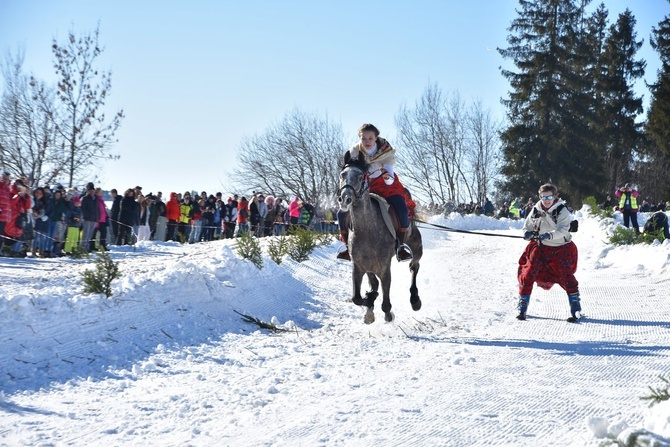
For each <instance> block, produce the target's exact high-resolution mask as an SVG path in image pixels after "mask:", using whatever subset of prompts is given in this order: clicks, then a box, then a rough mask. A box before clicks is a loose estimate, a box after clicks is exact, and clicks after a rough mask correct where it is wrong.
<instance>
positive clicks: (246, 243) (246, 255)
mask: <svg viewBox="0 0 670 447" xmlns="http://www.w3.org/2000/svg"><path fill="white" fill-rule="evenodd" d="M237 254H238V255H240V257H242V258H243V259H248V260H250V261H251V262H252V263H253V264H254V265H255V266H256V267H257V268H258V269H262V268H263V251H262V250H261V243H260V242H259V241H258V239H257V238H255V237H253V236H252V235H251V233H249V232H244V233H242V234H241V235H240V237H239V238H238V239H237Z"/></svg>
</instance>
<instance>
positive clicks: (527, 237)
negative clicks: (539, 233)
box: [523, 231, 535, 241]
mask: <svg viewBox="0 0 670 447" xmlns="http://www.w3.org/2000/svg"><path fill="white" fill-rule="evenodd" d="M534 234H535V232H534V231H526V232H525V233H524V234H523V238H524V239H525V240H527V241H529V240H531V239H533V235H534Z"/></svg>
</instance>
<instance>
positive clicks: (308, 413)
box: [0, 210, 670, 447]
mask: <svg viewBox="0 0 670 447" xmlns="http://www.w3.org/2000/svg"><path fill="white" fill-rule="evenodd" d="M576 215H577V217H578V219H579V220H580V230H579V232H578V233H576V234H575V239H574V240H575V242H576V244H577V246H578V248H579V256H580V259H579V269H578V272H577V279H578V280H579V281H580V289H581V294H582V307H583V310H584V314H585V318H584V319H583V320H582V321H581V322H580V323H577V324H570V323H567V322H566V321H565V318H566V317H568V316H569V307H568V301H567V297H566V295H565V293H564V292H563V291H562V290H560V289H559V288H558V287H554V288H553V289H552V290H550V291H544V290H541V289H536V291H535V292H534V293H533V295H532V298H531V303H530V308H529V317H528V320H527V321H517V320H516V319H515V315H516V310H515V307H516V301H517V293H516V292H517V284H516V269H517V260H518V257H519V255H520V254H521V252H522V250H523V247H524V245H525V242H524V241H523V240H522V239H514V238H506V237H487V236H480V235H471V234H462V233H448V232H443V231H438V230H435V229H424V230H422V234H423V237H424V245H425V253H424V257H423V259H422V262H421V270H420V272H419V277H418V286H419V293H420V295H421V298H422V301H423V307H422V309H421V310H420V311H418V312H413V311H412V310H411V307H410V304H409V291H408V289H409V281H410V275H409V271H408V269H407V264H397V263H395V261H394V266H393V285H392V290H391V301H392V303H393V310H394V313H395V317H396V319H395V321H394V322H392V323H384V322H383V315H382V313H381V311H380V310H379V305H378V306H377V309H376V312H377V321H376V322H375V323H374V324H372V325H365V324H363V315H364V309H362V308H359V307H357V306H355V305H353V304H352V303H351V302H350V294H351V291H350V289H351V285H350V271H351V265H350V264H349V263H346V262H342V261H339V262H338V261H336V260H335V252H336V249H337V245H338V243H334V244H332V245H331V246H329V247H322V248H319V249H317V250H316V251H315V252H314V253H313V255H312V256H311V258H310V259H309V260H308V261H306V262H304V263H302V264H298V263H296V262H294V261H292V260H290V259H286V260H285V261H284V262H283V263H282V264H281V265H276V264H274V263H273V262H272V261H271V260H270V259H269V258H265V266H264V268H263V269H262V270H259V269H257V268H256V267H255V266H253V265H252V264H251V263H250V262H248V261H245V260H242V259H240V258H239V256H238V255H237V254H236V251H235V247H234V242H233V241H218V242H211V243H203V244H195V245H186V246H181V245H179V244H176V243H154V242H143V243H140V244H138V245H137V246H136V248H135V249H133V248H131V247H113V251H112V252H111V254H112V256H113V259H114V260H115V261H118V262H119V263H120V268H121V271H122V273H123V277H122V278H121V279H119V280H117V281H116V282H115V283H114V293H115V295H114V297H113V298H112V299H106V298H105V297H104V296H88V295H84V294H82V285H81V274H82V272H83V271H84V270H85V269H87V268H88V269H90V268H92V267H93V263H92V261H91V260H88V261H86V260H71V259H30V258H27V259H13V258H12V259H10V258H0V287H1V290H0V368H1V373H0V445H3V446H4V445H7V446H17V445H25V446H64V445H72V446H93V445H104V446H131V445H132V446H183V445H193V446H214V445H216V446H219V445H225V446H384V447H388V446H579V445H583V446H598V445H601V444H602V443H603V437H604V436H606V435H607V431H608V430H609V432H610V434H611V435H617V434H618V435H619V437H620V439H621V440H627V441H629V442H632V438H633V436H634V433H641V430H642V429H647V430H649V431H648V432H646V434H643V436H642V438H643V439H646V440H647V441H649V442H655V443H656V444H655V445H666V446H667V445H670V440H669V439H670V404H669V403H668V402H667V401H666V402H664V403H662V404H660V405H656V406H654V407H652V408H649V407H648V405H647V402H646V401H643V400H641V399H640V398H641V397H642V396H648V395H649V394H650V392H649V389H648V386H654V387H660V386H661V385H663V383H662V382H661V381H660V379H659V376H665V377H666V378H670V299H669V298H670V275H669V270H670V242H668V241H665V242H664V243H663V244H656V245H647V246H630V247H613V246H610V245H608V244H606V243H605V241H606V239H607V231H611V229H612V226H613V225H616V224H611V223H606V222H599V221H597V220H596V219H594V218H592V217H589V216H588V215H587V213H586V210H582V211H578V212H577V213H576ZM616 220H617V221H618V222H620V220H621V218H620V216H616ZM644 220H645V216H641V219H640V225H643V224H644ZM431 221H432V222H433V223H437V224H440V225H446V226H449V227H452V228H459V229H468V230H477V231H483V232H488V233H494V234H501V235H520V234H521V232H520V230H519V228H520V227H521V222H519V221H510V220H501V221H498V220H494V219H489V218H485V217H477V216H466V217H461V216H459V215H456V214H454V215H452V216H450V217H449V218H448V219H445V218H443V217H435V218H433V219H432V220H431ZM235 311H237V312H240V313H242V314H246V315H250V316H252V317H254V318H258V319H260V320H262V321H265V322H268V323H273V324H275V325H277V326H280V327H282V328H285V329H289V331H288V332H277V333H273V332H269V331H267V330H261V329H259V327H258V326H256V325H254V324H250V323H247V322H245V321H243V320H242V318H241V317H240V315H239V314H237V313H236V312H235ZM620 432H621V433H620ZM643 433H644V432H643Z"/></svg>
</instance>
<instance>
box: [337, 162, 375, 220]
mask: <svg viewBox="0 0 670 447" xmlns="http://www.w3.org/2000/svg"><path fill="white" fill-rule="evenodd" d="M347 155H348V154H347ZM367 189H368V167H367V165H366V164H365V163H364V162H362V161H359V160H356V159H345V165H344V168H342V171H340V194H339V197H338V198H337V201H338V202H339V203H340V209H341V210H342V211H344V212H347V211H349V208H350V207H351V205H352V204H353V203H354V202H355V201H356V200H358V199H360V198H361V196H363V193H364V192H365V191H366V190H367Z"/></svg>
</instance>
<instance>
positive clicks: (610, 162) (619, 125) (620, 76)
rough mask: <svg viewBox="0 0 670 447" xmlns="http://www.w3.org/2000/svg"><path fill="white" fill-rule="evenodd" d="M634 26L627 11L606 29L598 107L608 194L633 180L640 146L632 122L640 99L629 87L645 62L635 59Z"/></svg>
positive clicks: (639, 110)
mask: <svg viewBox="0 0 670 447" xmlns="http://www.w3.org/2000/svg"><path fill="white" fill-rule="evenodd" d="M635 23H636V20H635V17H634V16H633V14H632V13H631V12H630V10H628V9H626V11H625V12H623V13H622V14H620V15H619V18H618V20H617V22H616V23H615V24H613V25H612V26H611V27H610V30H609V35H608V37H607V39H606V42H605V51H604V54H603V58H604V63H603V68H604V70H605V76H604V79H603V87H604V88H603V96H604V97H603V101H602V105H600V104H598V106H599V108H600V113H601V116H602V117H603V119H604V121H605V123H604V126H605V128H604V130H605V132H604V134H603V136H604V138H605V140H604V141H603V143H604V145H605V147H604V152H603V154H602V157H603V166H604V168H605V172H606V174H607V176H608V182H609V184H608V190H609V191H613V190H614V189H616V188H617V187H618V186H621V184H623V183H626V182H629V181H630V180H631V179H633V177H632V167H633V161H634V156H635V155H636V152H637V150H638V148H639V146H640V144H641V137H642V134H641V129H642V123H638V122H636V119H637V117H638V116H639V115H640V114H641V113H642V97H638V96H635V92H634V91H633V85H634V83H635V81H636V80H637V79H639V78H641V77H642V76H644V69H645V66H646V62H645V61H644V60H635V54H636V53H637V51H638V50H639V49H640V47H641V46H642V43H643V42H642V41H638V40H636V38H637V33H636V32H635Z"/></svg>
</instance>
